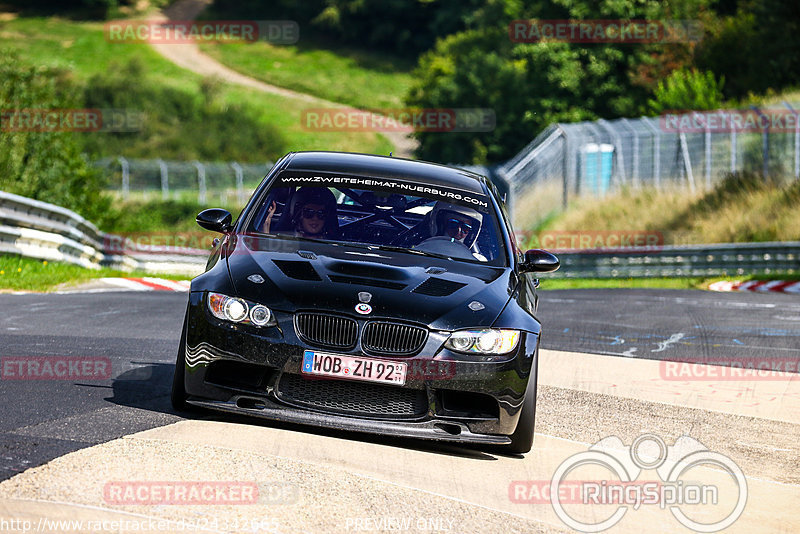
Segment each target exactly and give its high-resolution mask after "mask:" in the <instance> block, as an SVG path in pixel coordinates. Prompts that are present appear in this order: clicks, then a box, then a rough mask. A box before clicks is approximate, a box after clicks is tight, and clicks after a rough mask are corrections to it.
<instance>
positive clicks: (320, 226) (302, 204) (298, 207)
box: [289, 187, 339, 239]
mask: <svg viewBox="0 0 800 534" xmlns="http://www.w3.org/2000/svg"><path fill="white" fill-rule="evenodd" d="M289 213H290V216H291V218H292V228H293V229H294V235H295V236H298V237H311V238H317V239H319V238H330V237H334V236H335V234H336V233H338V230H339V220H338V217H337V216H336V197H334V196H333V193H331V190H330V189H328V188H325V187H301V188H300V189H298V190H297V192H296V193H295V195H294V197H293V198H292V208H291V210H290V211H289Z"/></svg>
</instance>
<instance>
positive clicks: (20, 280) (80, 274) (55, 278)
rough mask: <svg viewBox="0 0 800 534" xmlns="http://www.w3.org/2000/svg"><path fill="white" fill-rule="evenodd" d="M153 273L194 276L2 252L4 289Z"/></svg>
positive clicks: (0, 282) (177, 277)
mask: <svg viewBox="0 0 800 534" xmlns="http://www.w3.org/2000/svg"><path fill="white" fill-rule="evenodd" d="M143 276H149V277H154V278H167V279H169V280H188V279H190V278H191V277H189V276H182V275H174V274H153V273H141V272H124V271H117V270H114V269H105V268H104V269H99V270H95V269H86V268H84V267H81V266H79V265H72V264H70V263H60V262H49V261H42V260H35V259H32V258H23V257H21V256H14V255H8V254H3V255H0V291H1V290H10V291H41V292H48V291H53V290H55V289H56V287H58V286H61V285H62V284H69V285H75V284H80V283H82V282H88V281H89V280H92V279H95V278H105V277H134V278H139V277H143Z"/></svg>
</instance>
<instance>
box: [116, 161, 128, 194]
mask: <svg viewBox="0 0 800 534" xmlns="http://www.w3.org/2000/svg"><path fill="white" fill-rule="evenodd" d="M117 161H119V164H120V166H121V167H122V198H124V199H126V200H127V199H128V196H129V195H130V192H131V166H130V165H129V164H128V160H127V159H125V158H123V157H122V156H119V157H118V158H117Z"/></svg>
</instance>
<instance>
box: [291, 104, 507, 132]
mask: <svg viewBox="0 0 800 534" xmlns="http://www.w3.org/2000/svg"><path fill="white" fill-rule="evenodd" d="M300 121H301V126H302V127H303V128H304V129H306V130H313V131H321V132H348V131H350V132H408V133H410V132H451V133H455V132H491V131H493V130H494V129H495V126H496V117H495V112H494V110H493V109H488V108H425V109H418V108H396V109H375V110H361V109H348V108H314V109H305V110H303V112H302V113H301V115H300Z"/></svg>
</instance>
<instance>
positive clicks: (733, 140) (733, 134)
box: [731, 120, 738, 172]
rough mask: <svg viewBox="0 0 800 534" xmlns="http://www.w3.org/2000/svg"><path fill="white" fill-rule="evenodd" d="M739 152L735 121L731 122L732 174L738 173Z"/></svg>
mask: <svg viewBox="0 0 800 534" xmlns="http://www.w3.org/2000/svg"><path fill="white" fill-rule="evenodd" d="M737 151H738V147H737V146H736V128H734V126H733V120H731V172H736V155H737V154H736V153H737Z"/></svg>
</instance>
